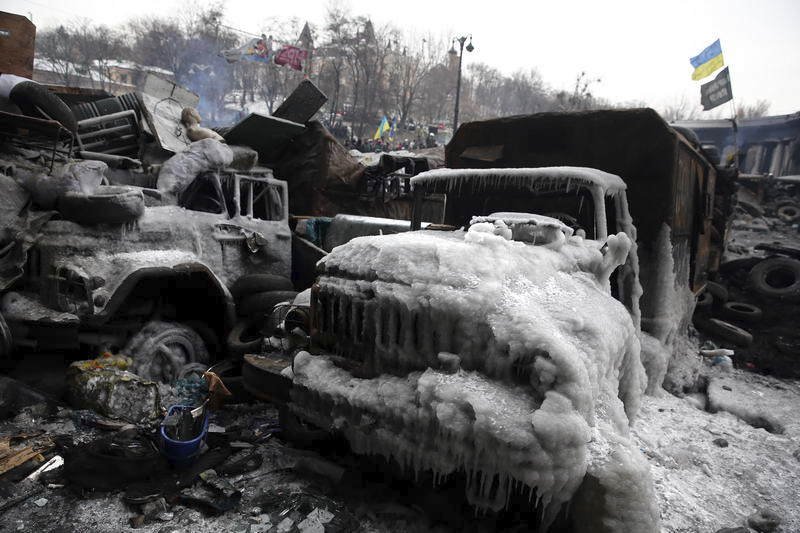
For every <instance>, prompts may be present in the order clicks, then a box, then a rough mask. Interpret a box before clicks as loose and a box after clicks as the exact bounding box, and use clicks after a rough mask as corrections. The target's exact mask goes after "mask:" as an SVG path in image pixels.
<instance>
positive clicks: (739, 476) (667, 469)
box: [633, 371, 800, 533]
mask: <svg viewBox="0 0 800 533" xmlns="http://www.w3.org/2000/svg"><path fill="white" fill-rule="evenodd" d="M716 387H719V388H720V389H721V390H724V391H726V393H727V395H728V396H730V398H729V400H730V401H731V403H732V405H733V406H734V407H732V408H733V409H734V410H735V407H736V406H739V407H743V408H747V409H749V410H750V411H751V412H753V411H761V412H763V413H765V414H767V415H769V416H772V417H773V418H775V419H777V421H779V422H780V423H781V424H782V425H783V426H784V433H783V434H772V433H769V432H767V431H766V430H764V429H757V428H754V427H752V426H751V425H749V424H747V423H745V422H743V421H742V420H741V419H739V418H737V417H736V416H734V415H731V414H729V413H727V412H719V413H716V414H712V413H709V412H706V411H704V410H701V409H699V408H698V407H697V400H696V399H693V398H684V399H681V398H676V397H675V396H672V395H670V394H666V393H664V394H662V395H661V396H659V397H651V396H649V397H646V398H645V400H644V402H643V405H642V409H641V411H640V415H639V418H638V420H637V421H636V423H635V424H634V427H633V435H634V438H635V439H636V440H637V442H638V444H639V446H640V448H641V450H642V451H643V452H644V454H645V455H646V456H647V457H648V459H649V461H650V465H651V472H652V475H653V479H654V481H655V488H656V493H657V495H658V500H659V508H660V510H661V519H662V523H661V526H662V530H663V531H664V532H670V533H678V532H681V533H683V532H686V533H689V532H701V531H702V532H705V531H709V532H714V531H717V530H719V529H722V528H725V527H736V526H744V525H746V521H747V516H748V515H750V514H752V513H754V512H755V511H756V509H758V508H766V509H771V510H773V511H775V512H776V513H777V514H778V515H779V516H781V517H782V518H783V524H782V526H781V529H780V530H779V531H784V532H787V533H788V532H797V531H800V382H797V381H784V380H778V379H774V378H769V377H764V376H760V375H757V374H752V373H748V372H741V371H734V372H732V373H730V374H720V375H718V377H715V378H712V382H711V386H710V388H716ZM723 387H728V388H730V389H731V390H730V391H727V389H725V388H723ZM717 439H724V440H725V441H727V443H728V446H727V447H720V446H719V445H718V444H715V442H714V441H715V440H717ZM717 442H720V443H722V441H717Z"/></svg>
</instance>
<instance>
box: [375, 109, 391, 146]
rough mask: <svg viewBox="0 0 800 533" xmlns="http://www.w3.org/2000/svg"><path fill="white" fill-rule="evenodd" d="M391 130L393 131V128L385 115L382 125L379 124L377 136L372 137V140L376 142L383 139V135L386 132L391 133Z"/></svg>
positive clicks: (376, 131)
mask: <svg viewBox="0 0 800 533" xmlns="http://www.w3.org/2000/svg"><path fill="white" fill-rule="evenodd" d="M390 129H391V126H389V121H388V120H386V115H383V118H382V119H381V123H380V124H378V129H377V130H375V135H373V136H372V140H374V141H377V140H379V139H380V138H381V137H383V134H384V133H385V132H387V131H389V130H390Z"/></svg>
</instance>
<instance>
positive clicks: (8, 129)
mask: <svg viewBox="0 0 800 533" xmlns="http://www.w3.org/2000/svg"><path fill="white" fill-rule="evenodd" d="M37 133H38V134H39V135H36V134H37ZM64 134H66V136H67V138H68V139H69V144H68V145H67V147H66V149H63V148H62V149H60V148H59V144H60V143H61V142H62V137H63V136H64ZM0 137H5V138H6V140H7V141H8V142H10V143H11V144H13V145H15V146H19V147H21V148H27V149H31V150H49V151H50V166H49V170H48V172H53V165H55V161H56V154H58V153H61V154H64V155H65V156H66V157H67V158H69V157H70V156H71V155H72V149H73V146H74V144H75V136H74V135H73V133H72V132H71V131H69V130H68V129H67V128H65V127H64V126H63V125H62V124H61V123H60V122H58V121H56V120H47V119H42V118H36V117H29V116H27V115H18V114H16V113H7V112H5V111H0Z"/></svg>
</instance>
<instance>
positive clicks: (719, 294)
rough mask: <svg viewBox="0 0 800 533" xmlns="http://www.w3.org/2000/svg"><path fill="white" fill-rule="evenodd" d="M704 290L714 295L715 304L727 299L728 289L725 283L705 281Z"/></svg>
mask: <svg viewBox="0 0 800 533" xmlns="http://www.w3.org/2000/svg"><path fill="white" fill-rule="evenodd" d="M706 291H708V292H709V293H711V296H713V297H714V301H715V302H716V303H717V304H723V303H725V302H727V301H728V289H727V288H725V285H722V284H721V283H716V282H714V281H707V282H706Z"/></svg>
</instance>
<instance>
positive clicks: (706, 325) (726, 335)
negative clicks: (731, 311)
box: [695, 318, 753, 346]
mask: <svg viewBox="0 0 800 533" xmlns="http://www.w3.org/2000/svg"><path fill="white" fill-rule="evenodd" d="M695 325H696V326H697V328H698V329H699V330H701V331H705V332H706V333H708V334H709V335H712V336H714V337H717V338H719V339H722V340H726V341H728V342H731V343H733V344H735V345H737V346H750V345H751V344H752V343H753V336H752V335H751V334H750V333H749V332H747V331H745V330H743V329H742V328H740V327H737V326H734V325H733V324H730V323H728V322H725V321H723V320H719V319H718V318H709V319H708V320H697V321H696V324H695Z"/></svg>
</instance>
